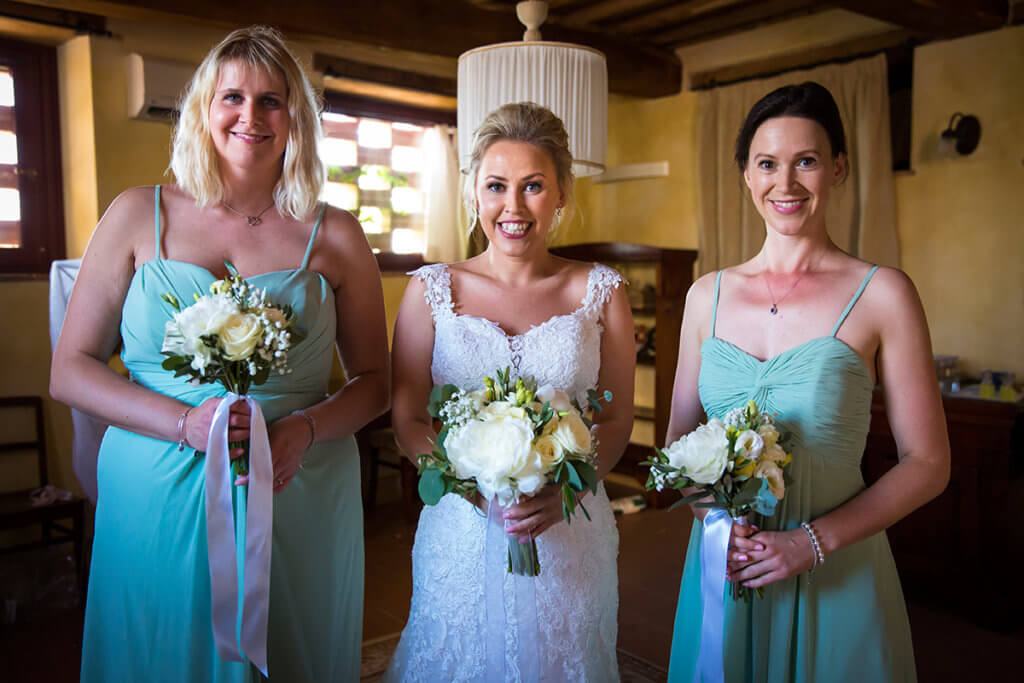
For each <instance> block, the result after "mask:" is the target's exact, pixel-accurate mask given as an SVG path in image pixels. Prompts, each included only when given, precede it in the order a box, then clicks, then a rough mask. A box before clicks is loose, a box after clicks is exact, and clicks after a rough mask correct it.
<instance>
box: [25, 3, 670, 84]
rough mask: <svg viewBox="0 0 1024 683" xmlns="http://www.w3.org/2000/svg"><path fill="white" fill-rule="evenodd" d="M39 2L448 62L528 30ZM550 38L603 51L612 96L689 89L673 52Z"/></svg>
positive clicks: (448, 7)
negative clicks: (264, 29)
mask: <svg viewBox="0 0 1024 683" xmlns="http://www.w3.org/2000/svg"><path fill="white" fill-rule="evenodd" d="M39 4H45V5H47V6H51V7H52V6H63V7H64V8H66V9H76V10H78V11H82V12H90V13H94V14H98V15H101V16H107V17H123V18H135V19H139V18H150V19H157V20H161V19H162V20H165V21H166V19H167V17H168V16H169V15H175V16H179V17H183V18H186V19H189V20H193V21H200V22H203V23H206V24H212V25H215V26H222V27H224V28H225V29H227V28H232V27H237V26H239V25H248V24H257V23H259V24H269V25H271V26H276V27H278V28H280V29H281V30H282V31H283V32H284V33H285V35H288V36H289V37H291V38H301V37H315V38H321V39H322V38H333V39H337V40H345V41H351V42H355V43H362V44H366V45H374V46H379V47H385V48H391V49H396V50H406V51H410V52H419V53H423V54H431V55H440V56H444V57H457V56H459V55H460V54H462V53H463V52H465V51H466V50H469V49H472V48H474V47H479V46H481V45H488V44H491V43H501V42H509V41H517V40H521V39H522V31H523V28H522V25H521V24H519V23H518V21H517V20H516V17H515V13H514V12H509V11H507V10H502V11H493V10H486V9H481V8H479V7H477V6H475V5H473V4H472V3H470V2H465V1H461V2H455V1H453V0H388V1H387V2H381V1H380V0H346V1H345V2H338V3H332V4H330V5H325V4H324V3H323V2H322V1H321V0H289V1H288V2H252V1H251V0H221V1H220V2H209V1H208V0H175V2H173V3H168V2H167V0H76V1H75V2H71V1H69V0H56V1H55V2H54V1H45V2H41V3H39ZM243 18H244V21H240V19H243ZM542 33H543V35H544V40H551V41H560V42H567V43H577V44H580V45H586V46H589V47H592V48H595V49H597V50H600V51H601V52H603V53H604V54H605V56H606V57H607V59H608V88H609V90H611V91H612V92H616V93H622V94H626V95H634V96H638V97H661V96H665V95H672V94H675V93H678V92H679V91H680V90H681V89H682V65H681V64H680V63H679V58H678V57H676V55H675V54H674V53H672V52H671V51H669V50H665V49H661V48H657V47H653V46H648V45H641V44H639V43H635V42H632V41H629V40H620V39H617V38H616V37H614V36H609V35H606V34H602V33H598V32H594V31H583V30H579V29H572V28H567V27H563V26H559V25H557V24H550V25H545V26H543V27H542Z"/></svg>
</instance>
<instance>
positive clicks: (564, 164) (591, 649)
mask: <svg viewBox="0 0 1024 683" xmlns="http://www.w3.org/2000/svg"><path fill="white" fill-rule="evenodd" d="M571 164H572V157H571V155H570V152H569V149H568V136H567V135H566V132H565V128H564V126H563V125H562V122H561V121H560V120H559V119H558V118H557V117H556V116H555V115H554V114H552V113H551V112H550V111H549V110H547V109H545V108H543V107H540V106H538V105H535V104H530V103H522V104H509V105H505V106H503V107H501V108H499V109H497V110H495V111H494V112H492V113H491V114H490V115H488V117H487V118H486V119H485V120H484V122H483V123H482V124H481V126H480V128H479V129H478V130H477V131H476V137H475V141H474V145H473V155H472V163H471V167H470V169H469V174H468V176H467V180H466V190H467V191H466V193H465V194H466V197H467V199H468V200H469V201H468V202H467V203H468V208H469V209H470V210H471V211H472V213H473V215H474V216H475V217H476V220H477V221H478V224H479V226H480V227H481V228H482V230H483V232H484V234H485V235H486V237H487V240H488V246H487V249H486V250H485V251H484V252H483V253H482V254H480V255H479V256H476V257H474V258H472V259H469V260H468V261H464V262H461V263H453V264H451V265H434V266H427V267H425V268H421V269H420V270H418V271H416V273H414V275H415V277H414V278H413V280H412V281H411V282H410V284H409V287H408V289H407V290H406V293H405V298H404V299H403V301H402V306H401V309H400V310H399V314H398V321H397V325H396V328H395V339H394V354H393V359H394V366H395V372H394V379H393V393H394V405H393V407H392V415H393V420H394V426H395V431H396V433H397V436H398V440H399V443H400V444H401V446H402V449H403V451H404V452H405V453H406V454H407V455H408V456H409V457H411V458H413V459H415V457H416V454H418V453H425V452H428V451H429V450H430V448H431V442H432V440H433V439H434V438H435V434H434V432H433V430H432V428H431V419H430V416H429V415H428V413H427V403H428V397H429V394H430V390H431V386H432V385H433V384H447V383H451V384H455V385H456V386H459V387H462V388H466V389H476V388H479V387H481V386H482V380H483V378H484V377H485V376H486V375H493V373H494V371H495V370H496V369H498V368H505V367H509V368H511V371H512V373H513V375H520V376H532V377H534V378H535V379H536V380H537V382H538V383H540V384H551V385H553V386H554V387H556V388H561V389H563V390H565V391H566V392H567V393H568V394H569V395H570V396H572V397H573V398H575V399H576V400H577V401H578V402H580V404H581V405H584V406H585V405H586V392H587V390H588V389H593V388H600V389H602V390H604V389H608V390H611V391H612V393H613V394H614V400H613V401H612V402H611V404H609V405H608V406H607V407H606V408H605V410H604V412H602V413H600V414H599V415H597V416H596V417H595V421H596V437H597V439H598V442H599V444H600V445H599V451H598V455H597V457H598V462H599V466H598V475H599V477H601V478H603V477H604V476H605V475H606V474H607V473H608V472H609V471H610V470H611V468H612V467H613V466H614V465H615V463H616V462H617V461H618V459H619V458H620V457H621V455H622V452H623V449H624V448H625V446H626V442H627V440H628V438H629V433H630V428H631V426H632V421H633V371H634V362H635V353H634V344H633V319H632V315H631V314H630V310H629V304H628V301H627V299H626V295H625V292H624V288H623V287H621V286H620V285H621V283H622V279H621V278H620V277H619V275H618V274H617V273H616V272H615V271H614V270H612V269H610V268H607V267H605V266H602V265H597V264H593V263H580V262H577V261H567V260H565V259H561V258H558V257H556V256H554V255H552V254H551V253H550V252H549V251H548V249H547V240H548V236H549V234H550V232H551V230H552V229H553V227H554V223H555V221H556V216H557V215H558V214H560V213H561V212H562V211H563V209H564V208H565V207H567V206H568V207H571V201H572V189H573V178H572V172H571ZM477 504H478V505H480V506H483V505H484V503H483V502H482V501H477ZM583 504H584V505H585V506H586V508H587V510H588V511H589V513H590V517H591V519H590V520H589V521H588V520H586V519H585V518H583V517H582V516H578V517H577V518H575V519H574V520H573V522H572V525H571V526H570V525H567V524H566V523H565V522H564V521H563V520H562V511H561V502H560V498H559V495H558V494H557V491H556V490H555V489H554V488H553V487H547V488H545V489H544V490H543V491H542V492H541V493H540V494H538V495H537V496H535V497H534V498H530V499H525V500H523V501H521V502H520V503H519V504H517V505H511V506H509V507H508V508H506V509H505V510H504V515H503V516H504V518H505V520H506V521H507V522H508V527H507V533H509V534H514V535H516V536H519V537H520V538H522V539H525V538H527V537H529V536H532V537H534V538H536V539H537V548H538V553H539V556H540V567H541V571H540V576H538V577H537V578H536V579H532V581H533V582H534V588H535V594H536V600H535V607H536V617H537V620H536V623H537V625H538V628H537V630H536V633H535V634H531V633H527V634H526V635H528V636H529V635H536V636H537V638H536V642H537V648H536V651H537V659H538V660H537V661H535V662H531V663H532V664H535V665H536V666H537V668H538V670H539V675H540V678H541V680H550V681H616V680H618V668H617V664H616V657H615V640H616V634H617V617H618V574H617V565H616V558H617V555H618V541H619V538H618V531H617V530H616V526H615V518H614V515H613V514H612V511H611V508H610V506H609V504H608V498H607V496H606V494H605V492H604V486H603V485H599V487H598V492H597V495H596V496H587V497H586V498H585V499H584V500H583ZM486 525H487V521H486V519H485V518H484V516H483V514H482V512H481V511H480V510H479V509H477V507H475V506H474V503H473V502H471V501H468V500H465V499H463V498H460V497H458V496H456V495H453V494H449V495H447V496H445V497H444V498H443V499H442V500H441V502H440V503H439V504H438V505H436V506H433V507H426V508H424V510H423V512H422V513H421V515H420V521H419V527H418V529H417V531H416V541H415V545H414V547H413V558H412V559H413V596H412V604H411V607H410V610H409V619H408V622H407V624H406V627H405V630H404V631H403V632H402V639H401V641H400V643H399V646H398V649H397V651H396V653H395V656H394V658H393V660H392V662H391V667H390V669H389V671H388V673H387V674H386V675H385V680H391V681H501V680H506V681H514V680H520V674H521V672H522V667H523V666H524V665H526V664H527V663H525V662H523V661H522V660H521V659H520V657H519V655H520V645H521V644H520V641H519V634H520V632H519V630H518V627H519V626H520V624H518V622H517V619H518V617H517V613H522V609H521V608H523V607H524V605H520V604H518V601H519V596H518V595H516V594H515V591H514V590H513V583H514V580H513V578H512V577H511V576H510V575H507V574H506V573H505V568H504V565H500V566H497V567H494V566H491V567H488V566H485V563H484V549H485V536H486V533H485V532H486ZM495 573H496V576H495ZM488 576H490V577H492V578H495V579H496V581H495V582H494V583H493V584H490V585H489V586H488V582H489V579H488V578H487V577H488ZM519 580H520V581H531V579H522V578H520V579H519ZM495 584H497V585H495ZM488 590H497V591H498V595H499V596H500V600H501V602H502V603H503V604H504V605H505V609H504V612H505V618H504V619H503V620H502V621H503V627H501V628H500V629H495V628H492V626H491V625H493V622H492V621H491V619H489V618H485V612H486V610H485V608H484V601H485V596H486V595H487V594H488V593H487V591H488ZM491 595H492V596H493V593H492V594H491ZM523 602H527V601H526V600H523ZM525 607H526V608H527V612H525V613H527V614H528V613H529V611H528V610H529V607H532V606H525ZM499 618H500V616H499ZM495 630H497V631H498V632H494V631H495ZM485 642H490V643H492V644H493V643H495V642H496V643H497V645H496V647H495V650H494V651H497V652H498V654H499V655H500V654H503V656H501V657H500V660H501V661H499V662H497V663H496V664H495V662H494V660H493V659H492V660H490V663H489V661H488V660H489V658H488V657H487V650H488V648H487V646H486V644H485ZM523 651H525V648H524V650H523Z"/></svg>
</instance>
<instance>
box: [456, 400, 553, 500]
mask: <svg viewBox="0 0 1024 683" xmlns="http://www.w3.org/2000/svg"><path fill="white" fill-rule="evenodd" d="M491 405H492V406H493V405H495V404H494V403H492V404H491ZM488 407H490V406H488ZM508 408H512V406H508ZM520 410H521V409H520ZM510 412H511V411H510ZM532 443H533V424H532V423H531V422H530V420H529V419H527V418H525V417H515V416H512V415H508V416H493V415H492V417H490V418H489V419H487V420H486V421H480V420H474V421H472V422H469V423H467V424H466V425H465V426H464V427H462V428H461V429H459V430H457V431H456V432H454V433H449V434H448V437H447V438H446V439H445V443H444V446H445V452H447V454H448V459H449V460H450V461H451V463H452V466H453V467H454V468H455V475H456V476H457V477H459V478H460V479H476V482H477V486H478V487H479V489H480V493H481V494H482V495H483V496H484V497H485V498H487V499H488V500H490V499H491V498H494V497H495V496H497V497H498V502H499V503H500V504H502V505H508V504H509V503H511V502H512V500H513V499H515V497H516V496H515V492H514V491H513V489H512V480H513V479H515V480H516V486H517V489H518V491H519V492H520V493H523V494H527V495H530V494H533V493H536V492H537V491H539V490H540V488H541V487H542V486H543V485H544V483H545V481H546V478H545V474H546V472H547V469H546V468H545V467H544V463H543V462H542V460H541V456H540V454H538V453H537V452H535V451H534V450H533V448H532Z"/></svg>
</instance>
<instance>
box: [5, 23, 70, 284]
mask: <svg viewBox="0 0 1024 683" xmlns="http://www.w3.org/2000/svg"><path fill="white" fill-rule="evenodd" d="M0 65H3V66H5V67H7V68H8V69H10V70H11V74H12V76H13V78H14V120H15V134H16V135H17V141H18V165H17V167H16V170H15V173H17V175H18V178H19V180H18V191H19V196H20V199H21V220H20V223H21V226H20V230H21V246H20V247H16V248H12V249H0V275H4V276H11V275H13V276H22V277H23V276H31V275H39V274H45V273H47V272H49V269H50V264H51V262H52V261H54V260H55V259H62V258H64V257H65V234H64V233H65V226H64V193H63V180H62V172H61V154H60V145H61V142H60V140H61V138H60V102H59V95H58V80H57V50H56V48H54V47H51V46H48V45H39V44H36V43H26V42H22V41H18V40H12V39H10V38H7V37H0Z"/></svg>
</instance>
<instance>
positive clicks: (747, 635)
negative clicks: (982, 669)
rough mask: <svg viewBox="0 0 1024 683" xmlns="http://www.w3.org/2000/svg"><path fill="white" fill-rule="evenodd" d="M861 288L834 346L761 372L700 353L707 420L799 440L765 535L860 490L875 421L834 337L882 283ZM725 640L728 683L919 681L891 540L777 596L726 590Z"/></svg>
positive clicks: (707, 347)
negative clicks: (762, 416) (737, 419)
mask: <svg viewBox="0 0 1024 683" xmlns="http://www.w3.org/2000/svg"><path fill="white" fill-rule="evenodd" d="M875 270H877V266H876V267H874V268H872V269H871V271H870V272H869V273H868V274H867V276H866V277H865V278H864V281H863V282H862V283H861V286H860V289H858V290H857V292H856V294H854V296H853V298H852V299H851V300H850V303H849V304H848V305H847V307H846V310H844V311H843V313H842V315H840V317H839V321H838V322H837V323H836V325H835V328H834V329H833V330H832V334H830V335H829V336H827V337H818V338H815V339H811V340H810V341H807V342H805V343H803V344H800V345H799V346H796V347H794V348H792V349H789V350H788V351H784V352H783V353H780V354H779V355H777V356H774V357H772V358H769V359H768V360H765V361H760V360H758V359H757V358H754V357H753V356H751V355H750V354H748V353H746V352H745V351H743V350H742V349H740V348H738V347H736V346H734V345H732V344H730V343H729V342H727V341H725V340H723V339H720V338H718V337H716V336H715V321H716V319H717V316H718V292H719V285H720V283H721V278H722V273H721V272H719V273H718V277H717V279H716V281H715V295H714V296H715V303H714V310H713V312H712V321H711V336H710V337H709V338H708V339H706V340H705V341H704V344H703V346H702V347H701V368H700V378H699V389H700V397H701V402H702V403H703V405H704V410H705V412H706V413H707V415H708V416H709V417H719V418H721V417H724V415H725V413H726V412H728V411H729V410H730V409H732V408H734V407H736V406H739V405H743V404H744V403H746V402H747V401H748V400H751V399H753V400H755V401H757V403H758V405H759V406H761V407H762V408H763V409H764V410H766V411H769V412H771V413H773V414H776V415H777V416H778V422H779V425H780V430H782V431H788V432H790V433H792V435H793V443H792V446H793V464H792V467H791V471H790V473H791V476H792V482H791V483H789V485H788V487H787V489H786V495H785V497H784V498H783V500H782V501H781V502H780V503H779V507H778V508H777V511H776V514H775V516H773V517H771V518H769V519H767V520H765V521H764V523H763V524H762V525H761V528H763V529H765V530H775V531H778V530H789V529H796V528H798V527H799V526H800V522H803V521H808V520H814V519H815V518H817V517H820V516H822V515H824V514H825V513H827V512H829V511H830V510H832V509H834V508H836V507H838V506H840V505H842V504H843V503H844V502H846V501H847V500H849V499H850V498H853V497H854V496H856V495H857V494H858V493H860V492H861V491H862V490H863V489H864V488H865V485H864V480H863V478H862V476H861V470H860V462H861V456H862V455H863V453H864V446H865V441H866V439H867V433H868V426H869V423H870V421H871V392H872V388H873V382H872V379H871V373H870V372H869V371H868V368H867V367H866V366H865V365H864V362H863V361H862V360H861V358H860V356H858V355H857V354H856V353H855V352H854V351H853V350H852V349H851V348H850V347H848V346H847V345H846V344H844V343H843V342H842V341H840V340H839V339H838V338H837V337H836V334H837V333H838V332H839V328H840V327H841V326H842V324H843V322H844V321H845V320H846V316H847V315H848V314H849V313H850V311H851V310H852V309H853V306H854V304H856V302H857V299H858V298H860V295H861V293H862V292H863V291H864V288H865V287H866V286H867V284H868V282H869V281H870V279H871V276H872V275H874V273H875ZM702 532H703V525H702V524H701V522H699V521H697V520H694V523H693V530H692V532H691V534H690V542H689V546H688V547H687V551H686V565H685V568H684V570H683V580H682V586H681V588H680V593H679V605H678V607H677V610H676V620H675V630H674V632H673V635H672V659H671V664H670V667H669V680H670V681H673V682H676V683H690V682H691V681H693V680H694V668H695V665H696V661H697V654H698V648H699V646H700V633H701V586H700V574H701V567H700V547H701V540H702ZM725 600H726V608H725V632H724V634H723V643H724V650H725V652H724V655H725V657H724V659H725V680H726V681H728V682H729V683H736V682H739V681H744V682H747V683H867V682H869V681H870V682H871V683H895V682H900V683H903V682H905V681H914V680H916V674H915V670H914V651H913V648H912V646H911V641H910V626H909V623H908V621H907V612H906V606H905V604H904V601H903V591H902V589H901V588H900V581H899V577H898V576H897V574H896V566H895V564H894V563H893V559H892V553H891V552H890V550H889V542H888V539H887V538H886V536H885V533H878V534H875V535H874V536H871V537H870V538H867V539H865V540H863V541H861V542H859V543H855V544H853V545H850V546H847V547H845V548H842V549H840V550H837V551H836V552H834V553H832V554H830V555H828V556H827V557H826V558H825V563H824V564H823V565H819V566H818V568H817V569H815V571H814V573H813V575H811V576H810V577H808V575H806V574H804V575H799V576H795V577H791V578H789V579H785V580H783V581H778V582H776V583H773V584H770V585H769V586H767V587H766V588H765V595H764V598H763V599H761V600H758V599H754V600H753V601H752V602H751V603H750V604H746V603H744V602H743V601H742V600H741V601H738V602H734V601H733V600H732V598H730V597H729V596H728V584H727V585H726V595H725Z"/></svg>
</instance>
